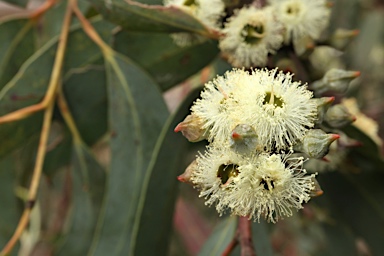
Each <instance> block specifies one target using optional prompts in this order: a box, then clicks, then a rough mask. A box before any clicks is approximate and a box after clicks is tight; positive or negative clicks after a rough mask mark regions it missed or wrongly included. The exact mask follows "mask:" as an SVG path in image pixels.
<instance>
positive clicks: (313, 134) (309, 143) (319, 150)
mask: <svg viewBox="0 0 384 256" xmlns="http://www.w3.org/2000/svg"><path fill="white" fill-rule="evenodd" d="M339 138H340V136H339V135H338V134H327V133H325V132H324V131H323V130H320V129H312V130H309V131H308V132H307V133H306V134H305V136H304V138H303V139H302V141H301V142H300V143H298V144H297V145H295V146H294V149H295V150H296V151H299V152H302V153H304V154H305V155H306V156H307V157H310V158H323V157H324V156H325V155H326V154H328V151H329V146H330V145H331V143H332V142H333V141H335V140H337V139H339Z"/></svg>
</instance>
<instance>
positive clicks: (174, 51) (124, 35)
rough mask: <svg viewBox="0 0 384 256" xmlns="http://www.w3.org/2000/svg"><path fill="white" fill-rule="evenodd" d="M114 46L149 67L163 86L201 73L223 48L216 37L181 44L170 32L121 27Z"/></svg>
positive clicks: (166, 87)
mask: <svg viewBox="0 0 384 256" xmlns="http://www.w3.org/2000/svg"><path fill="white" fill-rule="evenodd" d="M114 46H115V49H116V50H117V51H118V52H121V53H123V54H125V55H126V56H128V57H130V58H131V59H132V60H133V61H135V62H137V63H138V64H139V65H140V66H142V67H143V68H144V69H145V70H147V71H148V72H149V73H150V74H151V75H152V77H153V78H154V79H155V80H156V82H157V83H158V84H159V85H160V86H161V88H162V90H167V89H169V88H171V87H172V86H174V85H176V84H178V83H180V82H182V81H184V80H185V79H187V78H188V77H190V76H191V75H193V74H195V73H197V72H198V71H199V70H200V69H202V68H203V67H205V66H207V65H208V64H209V63H210V62H211V61H212V60H213V59H214V58H215V56H217V54H218V52H219V51H218V48H217V45H216V42H214V41H212V40H208V41H205V42H201V43H198V44H194V45H190V46H187V47H179V46H177V45H175V44H174V43H173V40H172V39H171V38H170V37H169V35H168V34H160V33H139V32H128V31H120V32H119V33H118V34H117V35H116V36H115V43H114Z"/></svg>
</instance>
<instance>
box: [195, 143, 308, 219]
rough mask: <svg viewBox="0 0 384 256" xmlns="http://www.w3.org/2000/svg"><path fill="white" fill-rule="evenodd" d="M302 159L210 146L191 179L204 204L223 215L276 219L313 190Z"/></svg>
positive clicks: (299, 206) (299, 205) (297, 204)
mask: <svg viewBox="0 0 384 256" xmlns="http://www.w3.org/2000/svg"><path fill="white" fill-rule="evenodd" d="M303 161H304V160H303V158H289V155H278V154H272V155H269V154H265V153H262V154H260V155H258V154H252V155H244V154H237V153H236V152H235V151H231V150H228V149H223V148H218V147H216V148H210V149H209V151H208V152H206V154H204V155H202V154H201V155H200V156H199V157H198V158H197V165H198V167H197V169H196V170H195V172H194V173H193V174H192V177H191V180H192V182H193V183H194V184H195V185H196V186H197V187H198V188H199V189H200V196H201V197H205V198H206V204H207V205H215V207H216V210H217V211H218V212H219V213H220V214H222V213H224V212H225V211H227V210H230V211H231V213H232V214H234V215H239V216H249V217H250V218H254V219H255V220H259V219H260V217H264V218H266V219H267V220H268V221H271V222H276V221H277V220H279V219H281V218H283V217H284V216H291V215H292V209H301V208H302V204H303V203H304V202H307V201H309V200H310V195H311V191H312V190H314V189H315V186H314V182H313V178H314V177H315V175H314V174H312V175H305V174H306V171H305V170H304V169H303V168H302V166H303Z"/></svg>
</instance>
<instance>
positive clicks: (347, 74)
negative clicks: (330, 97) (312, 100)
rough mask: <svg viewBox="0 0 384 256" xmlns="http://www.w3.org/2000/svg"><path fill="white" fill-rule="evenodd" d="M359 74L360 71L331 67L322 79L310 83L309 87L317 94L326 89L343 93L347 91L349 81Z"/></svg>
mask: <svg viewBox="0 0 384 256" xmlns="http://www.w3.org/2000/svg"><path fill="white" fill-rule="evenodd" d="M358 76H360V71H347V70H343V69H331V70H329V71H328V72H327V73H325V75H324V77H323V79H321V80H317V81H315V82H313V83H312V84H311V89H312V90H314V91H315V92H316V94H317V95H319V94H323V93H325V92H328V91H333V92H338V93H344V92H346V91H347V89H348V87H349V84H350V82H351V81H352V80H353V79H355V78H356V77H358Z"/></svg>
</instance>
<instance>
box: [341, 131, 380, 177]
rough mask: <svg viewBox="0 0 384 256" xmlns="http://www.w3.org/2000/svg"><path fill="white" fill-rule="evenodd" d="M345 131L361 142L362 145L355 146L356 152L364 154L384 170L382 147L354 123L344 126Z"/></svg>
mask: <svg viewBox="0 0 384 256" xmlns="http://www.w3.org/2000/svg"><path fill="white" fill-rule="evenodd" d="M343 132H345V133H346V134H347V135H348V136H349V137H351V138H353V139H355V140H358V141H359V142H361V144H362V146H361V147H357V148H354V151H355V152H357V153H358V154H359V155H360V156H364V157H365V158H367V159H369V160H370V161H371V164H375V165H376V166H377V167H379V168H380V169H381V170H384V161H383V156H382V152H381V149H380V147H379V146H378V145H377V144H376V143H375V142H374V141H373V140H372V139H371V138H370V137H369V136H368V135H367V134H365V133H364V132H363V131H361V130H360V129H359V128H357V127H355V126H353V125H348V126H347V127H344V128H343ZM360 159H361V157H360Z"/></svg>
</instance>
